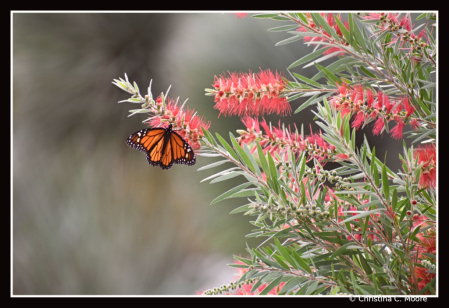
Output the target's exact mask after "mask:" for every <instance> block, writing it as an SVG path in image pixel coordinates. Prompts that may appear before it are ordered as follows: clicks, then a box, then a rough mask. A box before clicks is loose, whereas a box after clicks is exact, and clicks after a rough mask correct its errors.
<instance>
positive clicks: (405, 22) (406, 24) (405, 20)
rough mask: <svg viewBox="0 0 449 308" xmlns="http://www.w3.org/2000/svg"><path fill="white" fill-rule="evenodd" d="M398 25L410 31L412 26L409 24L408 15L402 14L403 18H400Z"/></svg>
mask: <svg viewBox="0 0 449 308" xmlns="http://www.w3.org/2000/svg"><path fill="white" fill-rule="evenodd" d="M400 26H402V27H403V28H405V29H406V30H407V31H412V26H411V25H410V15H408V17H407V15H406V16H404V18H402V19H401V23H400Z"/></svg>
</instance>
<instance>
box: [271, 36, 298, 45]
mask: <svg viewBox="0 0 449 308" xmlns="http://www.w3.org/2000/svg"><path fill="white" fill-rule="evenodd" d="M300 39H302V35H295V36H292V37H289V38H288V39H285V40H282V41H280V42H277V43H276V44H275V45H274V46H280V45H285V44H290V43H293V42H296V41H298V40H300Z"/></svg>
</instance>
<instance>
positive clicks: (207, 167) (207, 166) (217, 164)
mask: <svg viewBox="0 0 449 308" xmlns="http://www.w3.org/2000/svg"><path fill="white" fill-rule="evenodd" d="M229 162H230V161H229V160H228V159H225V160H220V161H216V162H214V163H212V164H209V165H206V166H203V167H201V168H199V169H198V170H197V171H201V170H206V169H210V168H213V167H216V166H220V165H222V164H224V163H229Z"/></svg>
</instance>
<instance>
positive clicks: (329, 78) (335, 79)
mask: <svg viewBox="0 0 449 308" xmlns="http://www.w3.org/2000/svg"><path fill="white" fill-rule="evenodd" d="M315 65H316V66H317V67H318V69H320V70H322V71H323V72H324V73H325V74H326V76H327V79H328V80H329V81H331V82H333V83H334V84H336V83H337V82H338V83H341V81H340V79H339V78H338V77H337V76H335V75H334V74H333V73H331V72H330V71H329V70H328V69H327V68H325V67H324V66H321V65H319V64H315Z"/></svg>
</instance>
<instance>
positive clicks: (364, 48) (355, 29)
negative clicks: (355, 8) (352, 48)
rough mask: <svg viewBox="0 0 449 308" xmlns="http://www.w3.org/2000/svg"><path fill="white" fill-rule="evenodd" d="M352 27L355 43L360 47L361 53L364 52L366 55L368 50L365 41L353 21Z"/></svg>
mask: <svg viewBox="0 0 449 308" xmlns="http://www.w3.org/2000/svg"><path fill="white" fill-rule="evenodd" d="M352 25H353V28H354V29H353V30H354V35H355V38H356V39H357V43H358V44H359V45H360V46H362V48H363V51H365V53H368V48H367V47H366V44H365V39H364V38H363V36H362V33H361V32H360V29H359V26H358V25H357V23H356V22H355V21H354V22H353V24H352Z"/></svg>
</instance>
